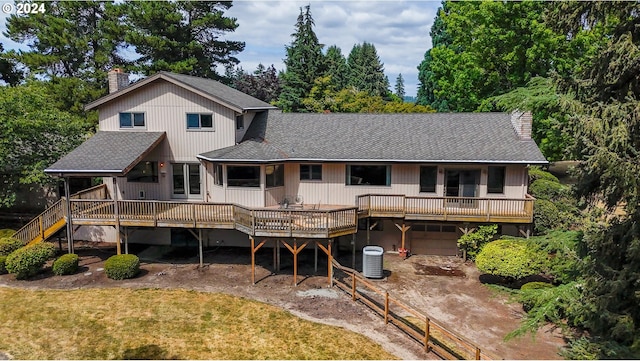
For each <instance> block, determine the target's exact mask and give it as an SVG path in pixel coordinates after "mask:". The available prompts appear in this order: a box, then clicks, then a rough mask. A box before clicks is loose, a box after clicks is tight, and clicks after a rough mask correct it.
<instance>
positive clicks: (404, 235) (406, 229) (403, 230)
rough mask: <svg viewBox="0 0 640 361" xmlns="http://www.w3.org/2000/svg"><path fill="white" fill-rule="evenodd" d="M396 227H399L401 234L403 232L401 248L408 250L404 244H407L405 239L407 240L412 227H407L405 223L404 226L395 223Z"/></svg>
mask: <svg viewBox="0 0 640 361" xmlns="http://www.w3.org/2000/svg"><path fill="white" fill-rule="evenodd" d="M394 224H395V225H396V227H398V229H399V230H400V232H402V240H401V245H400V248H403V249H406V248H405V246H404V244H405V239H406V234H407V231H408V230H410V229H411V226H407V225H405V224H404V222H402V226H401V225H399V224H397V223H394Z"/></svg>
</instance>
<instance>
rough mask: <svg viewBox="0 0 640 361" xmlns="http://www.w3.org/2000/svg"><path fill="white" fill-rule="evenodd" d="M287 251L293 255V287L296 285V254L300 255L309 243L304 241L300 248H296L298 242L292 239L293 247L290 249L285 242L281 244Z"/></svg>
mask: <svg viewBox="0 0 640 361" xmlns="http://www.w3.org/2000/svg"><path fill="white" fill-rule="evenodd" d="M282 243H283V244H284V246H285V247H287V249H289V251H290V252H291V253H292V254H293V285H294V286H297V285H298V253H300V252H301V251H302V250H303V249H304V248H305V247H306V246H307V245H308V244H309V241H306V242H304V243H303V244H302V246H300V247H298V240H297V239H295V238H294V239H293V247H291V246H290V245H289V244H288V243H287V242H282Z"/></svg>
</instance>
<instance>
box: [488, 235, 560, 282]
mask: <svg viewBox="0 0 640 361" xmlns="http://www.w3.org/2000/svg"><path fill="white" fill-rule="evenodd" d="M547 259H548V256H547V254H546V253H545V252H544V251H542V250H540V249H538V248H537V247H536V246H535V245H534V244H533V243H531V242H528V241H526V240H515V239H499V240H497V241H493V242H489V243H487V244H486V245H485V246H484V247H483V248H482V250H481V251H480V253H478V256H477V257H476V266H477V267H478V269H479V270H480V271H482V272H484V273H488V274H491V275H495V276H501V277H505V278H507V279H516V280H517V279H521V278H524V277H527V276H533V275H536V274H539V273H540V272H541V271H542V270H544V269H545V268H546V266H547V263H548V260H547Z"/></svg>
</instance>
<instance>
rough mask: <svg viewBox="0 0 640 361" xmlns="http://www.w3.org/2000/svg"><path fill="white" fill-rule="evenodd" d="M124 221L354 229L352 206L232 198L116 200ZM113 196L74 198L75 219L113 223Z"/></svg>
mask: <svg viewBox="0 0 640 361" xmlns="http://www.w3.org/2000/svg"><path fill="white" fill-rule="evenodd" d="M117 204H118V220H119V223H120V224H121V225H125V226H147V227H157V226H164V227H188V228H228V229H237V230H240V231H242V232H245V233H247V234H249V235H254V236H273V237H276V236H277V237H312V238H319V237H321V238H329V237H337V236H339V235H343V234H349V233H354V232H355V230H356V225H357V209H356V207H346V208H337V209H331V210H292V209H262V208H260V209H251V208H248V207H243V206H239V205H235V204H217V203H200V202H170V201H143V200H119V201H118V203H117ZM115 209H116V208H115V203H114V201H112V200H94V199H72V200H71V214H72V217H73V218H72V219H73V222H74V223H75V224H78V225H81V224H114V223H115V221H116V213H115Z"/></svg>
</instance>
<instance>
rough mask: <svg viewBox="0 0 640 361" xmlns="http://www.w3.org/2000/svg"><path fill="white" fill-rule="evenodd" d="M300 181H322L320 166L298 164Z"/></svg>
mask: <svg viewBox="0 0 640 361" xmlns="http://www.w3.org/2000/svg"><path fill="white" fill-rule="evenodd" d="M300 180H322V164H300Z"/></svg>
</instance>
